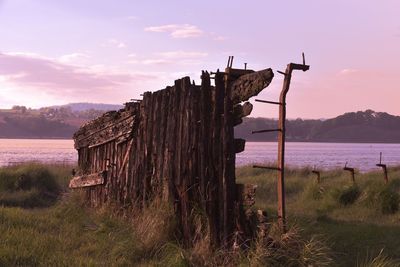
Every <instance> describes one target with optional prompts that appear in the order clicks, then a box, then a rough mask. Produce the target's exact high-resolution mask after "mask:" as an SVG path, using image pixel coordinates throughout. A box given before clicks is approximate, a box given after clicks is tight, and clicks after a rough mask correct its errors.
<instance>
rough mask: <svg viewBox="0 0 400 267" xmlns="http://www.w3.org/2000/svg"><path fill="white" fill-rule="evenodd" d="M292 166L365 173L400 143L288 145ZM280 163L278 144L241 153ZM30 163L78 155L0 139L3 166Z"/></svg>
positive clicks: (399, 155) (59, 147)
mask: <svg viewBox="0 0 400 267" xmlns="http://www.w3.org/2000/svg"><path fill="white" fill-rule="evenodd" d="M286 148H287V149H286V163H287V165H289V166H299V167H300V166H314V165H315V166H316V167H317V168H321V169H331V168H336V167H343V166H344V164H345V162H348V165H349V166H351V167H355V168H357V169H359V170H361V171H368V170H375V169H378V168H377V167H376V166H375V164H376V163H378V161H379V152H382V153H383V163H386V164H388V166H389V167H390V166H394V165H400V144H348V143H347V144H341V143H297V142H290V143H287V144H286ZM276 160H277V144H276V143H275V142H248V143H246V149H245V151H244V152H242V153H239V154H237V157H236V163H237V165H238V166H242V165H246V164H252V163H273V162H276ZM26 161H39V162H46V163H62V164H74V163H76V161H77V152H76V150H75V149H74V147H73V141H72V140H38V139H0V166H6V165H12V164H17V163H21V162H26Z"/></svg>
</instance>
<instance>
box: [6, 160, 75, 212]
mask: <svg viewBox="0 0 400 267" xmlns="http://www.w3.org/2000/svg"><path fill="white" fill-rule="evenodd" d="M70 169H72V167H71V166H61V165H46V166H44V165H40V164H38V163H26V164H22V165H16V166H10V167H3V168H0V205H4V206H18V207H25V208H34V207H46V206H50V205H52V204H53V203H54V202H55V201H56V200H57V198H58V197H59V195H60V193H62V191H63V190H64V189H65V188H66V184H67V181H68V180H69V178H70V175H69V172H70Z"/></svg>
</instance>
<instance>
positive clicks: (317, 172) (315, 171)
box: [311, 166, 321, 184]
mask: <svg viewBox="0 0 400 267" xmlns="http://www.w3.org/2000/svg"><path fill="white" fill-rule="evenodd" d="M311 172H312V173H314V174H315V175H316V176H317V183H318V184H319V183H320V182H321V173H320V171H318V170H316V169H315V166H314V169H313V170H312V171H311Z"/></svg>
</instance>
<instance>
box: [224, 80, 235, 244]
mask: <svg viewBox="0 0 400 267" xmlns="http://www.w3.org/2000/svg"><path fill="white" fill-rule="evenodd" d="M230 82H231V81H230V77H229V76H228V75H225V86H224V90H225V95H224V116H223V118H224V119H223V126H222V127H223V132H222V137H223V138H222V141H223V155H222V156H223V174H222V175H223V177H222V178H223V193H224V195H223V202H224V240H225V246H226V247H231V245H232V244H231V239H232V234H233V230H234V203H235V201H236V183H235V156H236V154H235V145H234V131H233V122H234V121H233V104H232V92H231V86H230Z"/></svg>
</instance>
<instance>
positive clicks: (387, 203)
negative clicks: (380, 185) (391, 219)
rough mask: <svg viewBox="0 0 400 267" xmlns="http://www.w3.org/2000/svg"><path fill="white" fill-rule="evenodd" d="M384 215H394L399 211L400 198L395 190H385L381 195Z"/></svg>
mask: <svg viewBox="0 0 400 267" xmlns="http://www.w3.org/2000/svg"><path fill="white" fill-rule="evenodd" d="M379 200H380V206H381V211H382V213H383V214H393V213H395V212H397V211H398V210H399V202H400V196H399V194H398V193H396V192H394V191H393V190H390V189H389V188H388V189H385V190H383V191H382V192H381V193H380V194H379Z"/></svg>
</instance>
